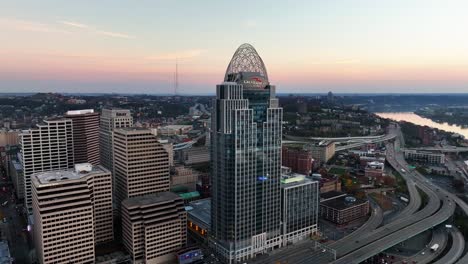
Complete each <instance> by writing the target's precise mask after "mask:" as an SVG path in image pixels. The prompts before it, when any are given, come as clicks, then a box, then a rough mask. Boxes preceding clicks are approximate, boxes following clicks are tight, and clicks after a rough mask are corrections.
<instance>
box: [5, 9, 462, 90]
mask: <svg viewBox="0 0 468 264" xmlns="http://www.w3.org/2000/svg"><path fill="white" fill-rule="evenodd" d="M90 4H91V3H89V2H86V1H85V2H70V3H66V4H65V3H61V2H56V1H41V3H35V2H31V1H15V2H10V3H3V4H2V11H0V29H1V30H2V32H4V34H2V35H1V36H0V41H2V43H3V49H2V51H0V56H1V57H2V60H3V61H4V63H3V64H2V65H1V66H0V92H83V93H99V92H103V93H112V92H115V93H149V94H170V93H173V91H174V88H173V86H174V84H173V83H174V72H175V64H176V60H177V61H178V68H179V74H178V75H179V87H178V92H179V93H180V94H211V93H212V87H213V86H214V85H215V84H216V83H218V82H219V81H220V78H219V76H222V73H223V72H224V70H225V65H226V63H227V62H228V58H229V56H230V53H231V52H232V50H233V49H234V48H236V47H237V46H239V45H240V44H242V43H244V42H248V43H252V44H253V45H254V46H255V47H256V48H257V49H258V50H259V52H260V53H261V54H262V56H263V58H264V60H265V63H266V64H267V65H268V72H269V73H270V76H269V77H270V79H271V80H272V81H273V82H274V83H276V84H278V87H280V88H279V90H278V93H317V92H318V93H324V92H326V91H329V90H331V91H333V92H334V93H391V92H394V93H428V92H440V91H444V92H454V93H460V92H466V91H467V90H468V89H466V87H467V84H468V75H466V73H465V72H466V70H468V69H467V68H468V63H466V61H468V60H467V58H468V50H467V48H466V46H467V45H466V44H468V38H467V37H465V36H464V35H463V34H462V33H461V32H463V31H462V29H463V28H462V27H463V25H465V24H466V23H467V22H468V18H466V16H465V15H464V14H463V10H466V7H467V6H466V5H467V4H466V3H464V2H462V1H450V3H443V4H442V3H440V2H438V1H411V3H408V2H406V1H392V2H391V3H390V2H389V3H382V2H374V1H368V0H362V1H349V2H346V3H340V2H338V1H316V2H314V3H309V2H307V1H298V2H297V3H296V4H291V3H266V2H254V3H252V2H247V1H238V2H237V3H236V5H235V7H233V5H232V3H230V4H227V3H222V2H217V1H205V2H200V3H199V2H197V3H195V2H181V1H173V2H170V3H164V4H162V3H152V2H140V3H137V4H136V3H133V2H130V1H125V2H119V5H115V4H113V3H112V2H110V1H104V2H100V3H94V2H93V5H92V6H93V8H92V9H89V8H88V7H89V6H90ZM233 8H234V9H235V10H237V11H236V12H232V9H233ZM286 14H287V15H286ZM292 14H294V15H292ZM31 43H33V44H34V45H33V46H32V45H31Z"/></svg>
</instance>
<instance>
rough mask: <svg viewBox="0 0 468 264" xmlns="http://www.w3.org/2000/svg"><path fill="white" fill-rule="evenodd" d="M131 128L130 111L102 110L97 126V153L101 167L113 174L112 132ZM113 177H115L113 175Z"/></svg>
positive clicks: (131, 118)
mask: <svg viewBox="0 0 468 264" xmlns="http://www.w3.org/2000/svg"><path fill="white" fill-rule="evenodd" d="M131 126H133V117H132V115H131V113H130V110H125V109H102V113H101V120H100V124H99V151H100V160H101V165H103V166H104V167H106V168H107V169H109V170H110V171H111V172H113V150H112V131H114V129H115V128H122V127H131ZM114 176H115V175H114Z"/></svg>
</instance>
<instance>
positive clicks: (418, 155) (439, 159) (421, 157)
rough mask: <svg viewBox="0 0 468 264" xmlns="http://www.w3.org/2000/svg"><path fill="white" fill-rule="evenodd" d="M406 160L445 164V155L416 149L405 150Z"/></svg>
mask: <svg viewBox="0 0 468 264" xmlns="http://www.w3.org/2000/svg"><path fill="white" fill-rule="evenodd" d="M403 153H404V154H405V159H408V160H413V161H417V162H422V163H427V164H445V154H444V153H436V152H430V151H420V150H416V149H404V150H403Z"/></svg>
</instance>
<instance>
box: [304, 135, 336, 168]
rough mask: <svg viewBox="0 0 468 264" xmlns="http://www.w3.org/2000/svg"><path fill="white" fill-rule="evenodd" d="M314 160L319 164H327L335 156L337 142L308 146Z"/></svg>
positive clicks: (322, 142)
mask: <svg viewBox="0 0 468 264" xmlns="http://www.w3.org/2000/svg"><path fill="white" fill-rule="evenodd" d="M308 147H309V149H310V151H311V153H312V158H314V160H315V162H317V163H318V164H323V163H327V162H328V161H329V160H330V159H331V158H333V156H334V155H335V142H332V141H326V140H324V141H320V142H318V143H314V144H310V145H308Z"/></svg>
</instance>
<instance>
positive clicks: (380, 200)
mask: <svg viewBox="0 0 468 264" xmlns="http://www.w3.org/2000/svg"><path fill="white" fill-rule="evenodd" d="M369 196H370V197H372V198H373V199H374V200H375V201H376V202H377V204H379V206H380V208H382V210H384V211H388V210H392V207H393V206H392V199H391V198H389V197H387V196H385V195H383V194H381V193H370V194H369Z"/></svg>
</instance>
